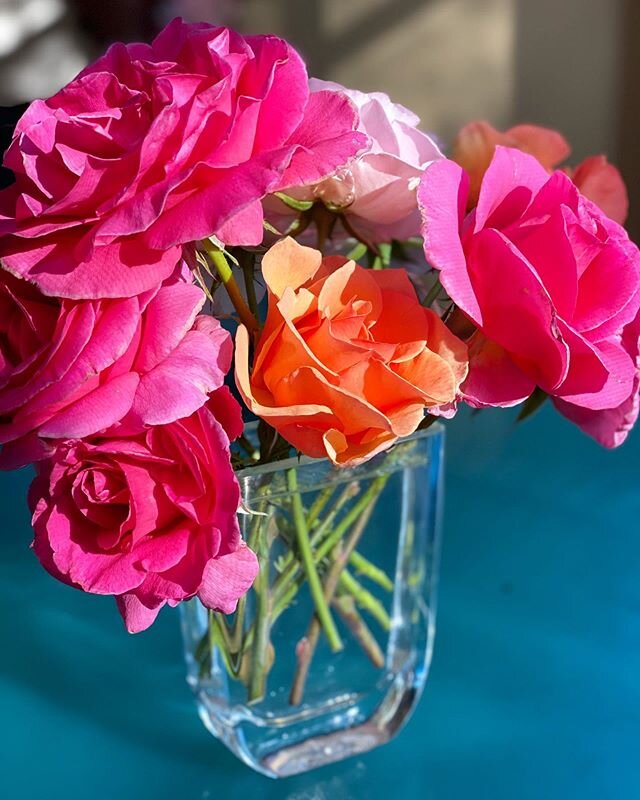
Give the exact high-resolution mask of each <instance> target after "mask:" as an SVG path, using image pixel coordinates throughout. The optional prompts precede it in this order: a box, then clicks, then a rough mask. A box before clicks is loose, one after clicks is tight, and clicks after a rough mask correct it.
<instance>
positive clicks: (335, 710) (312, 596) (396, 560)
mask: <svg viewBox="0 0 640 800" xmlns="http://www.w3.org/2000/svg"><path fill="white" fill-rule="evenodd" d="M443 456H444V429H443V427H442V426H441V425H440V424H438V423H436V424H434V425H432V426H431V427H429V428H428V429H426V430H422V431H418V432H416V433H415V434H413V435H412V436H410V437H407V438H406V439H403V440H401V441H399V442H398V443H397V444H395V446H394V447H392V448H391V449H390V450H388V451H386V452H384V453H381V454H379V455H377V456H374V457H373V458H372V459H371V460H370V461H368V462H366V463H364V464H362V465H360V466H357V467H354V468H337V467H335V466H333V465H332V464H331V463H330V462H329V461H327V460H314V459H308V458H300V459H298V458H290V459H287V460H285V461H278V462H275V463H271V464H267V465H265V466H256V467H252V468H249V469H245V470H243V471H242V472H239V473H238V479H239V481H240V486H241V492H242V513H241V514H240V517H239V518H240V524H241V528H242V533H243V537H244V538H245V540H246V541H247V542H248V544H249V545H250V546H251V548H252V549H253V550H254V551H255V552H256V553H257V555H258V559H259V563H260V573H259V576H258V578H257V580H256V582H255V584H254V586H253V588H252V589H251V590H250V591H249V592H248V594H247V595H246V596H245V597H244V598H243V599H241V600H240V602H239V604H238V608H237V610H236V612H235V613H234V614H232V615H227V616H225V615H223V614H221V613H217V612H211V611H208V610H207V609H205V608H204V607H203V606H202V605H201V604H200V603H199V602H198V601H197V600H193V601H190V602H189V603H186V604H183V605H182V612H181V613H182V632H183V639H184V648H185V657H186V663H187V680H188V683H189V685H190V686H191V688H192V690H193V692H194V694H195V696H196V699H197V704H198V709H199V712H200V717H201V719H202V721H203V722H204V724H205V726H206V727H207V728H208V729H209V731H211V733H213V735H214V736H216V737H217V738H218V739H220V740H221V741H222V742H224V744H225V745H226V746H227V747H228V748H229V749H230V750H232V751H233V752H234V753H235V754H236V755H237V756H238V757H239V758H240V759H242V760H243V761H244V762H245V763H246V764H248V765H249V766H250V767H252V768H253V769H255V770H257V771H259V772H261V773H263V774H265V775H268V776H270V777H282V776H288V775H293V774H296V773H299V772H305V771H308V770H310V769H313V768H315V767H319V766H322V765H325V764H328V763H331V762H333V761H337V760H340V759H343V758H346V757H348V756H352V755H356V754H358V753H363V752H365V751H367V750H371V749H372V748H374V747H377V746H378V745H381V744H383V743H385V742H387V741H389V739H391V738H392V737H393V736H395V734H396V733H397V732H398V731H399V729H400V728H401V727H402V725H403V724H404V722H405V721H406V720H407V719H408V717H409V715H410V714H411V711H412V710H413V708H414V707H415V705H416V703H417V702H418V699H419V698H420V695H421V693H422V690H423V688H424V685H425V682H426V679H427V673H428V669H429V664H430V660H431V652H432V648H433V640H434V633H435V616H436V585H437V577H438V564H439V545H440V518H441V505H442V472H443Z"/></svg>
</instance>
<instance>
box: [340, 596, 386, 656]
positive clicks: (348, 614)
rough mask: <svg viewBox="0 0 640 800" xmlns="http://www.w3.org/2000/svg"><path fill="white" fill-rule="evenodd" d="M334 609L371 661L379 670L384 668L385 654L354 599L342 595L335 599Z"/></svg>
mask: <svg viewBox="0 0 640 800" xmlns="http://www.w3.org/2000/svg"><path fill="white" fill-rule="evenodd" d="M333 607H334V608H335V610H336V611H337V612H338V614H340V616H341V617H342V619H343V620H344V622H345V624H346V625H347V627H348V628H349V630H350V631H351V633H352V634H353V636H354V638H355V639H356V641H357V642H358V644H359V645H360V647H362V649H363V650H364V652H365V653H366V654H367V656H369V660H370V661H371V663H372V664H373V666H374V667H377V669H382V667H384V653H383V652H382V650H381V649H380V645H379V644H378V642H377V641H376V637H375V636H374V635H373V633H371V631H370V630H369V627H368V625H367V623H366V622H365V621H364V620H363V619H362V617H361V616H360V614H359V613H358V610H357V608H356V604H355V601H354V599H353V597H350V596H349V595H346V594H342V595H338V596H337V597H334V598H333Z"/></svg>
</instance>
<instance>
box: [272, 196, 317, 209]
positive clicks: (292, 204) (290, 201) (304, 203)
mask: <svg viewBox="0 0 640 800" xmlns="http://www.w3.org/2000/svg"><path fill="white" fill-rule="evenodd" d="M274 194H275V196H276V197H277V198H278V200H282V202H283V203H284V204H285V206H289V208H293V209H294V210H295V211H308V210H309V209H310V208H311V207H312V206H313V200H296V199H295V198H294V197H289V195H288V194H284V193H283V192H275V193H274Z"/></svg>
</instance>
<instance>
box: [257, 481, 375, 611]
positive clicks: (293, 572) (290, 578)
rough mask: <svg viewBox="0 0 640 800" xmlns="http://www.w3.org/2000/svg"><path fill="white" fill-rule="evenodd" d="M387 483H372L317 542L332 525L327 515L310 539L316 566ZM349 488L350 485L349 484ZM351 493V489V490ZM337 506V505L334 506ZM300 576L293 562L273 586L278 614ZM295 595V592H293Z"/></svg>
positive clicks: (331, 520)
mask: <svg viewBox="0 0 640 800" xmlns="http://www.w3.org/2000/svg"><path fill="white" fill-rule="evenodd" d="M386 482H387V477H386V476H382V477H379V478H376V479H375V480H374V481H372V483H371V485H370V486H369V488H368V489H367V491H366V492H365V493H364V494H363V495H362V497H361V498H360V499H359V500H358V502H357V503H356V504H355V505H354V506H353V508H351V509H350V510H349V512H348V513H347V514H346V515H345V517H344V519H343V520H342V521H341V522H340V523H339V525H337V526H336V527H335V528H334V529H333V530H332V531H331V534H330V535H329V536H327V537H326V538H325V539H324V540H323V541H319V540H320V539H321V537H322V535H323V534H324V531H325V529H328V528H329V526H330V525H331V524H332V523H333V519H334V516H335V515H334V514H333V511H335V509H333V510H332V512H331V513H330V514H328V515H327V518H325V520H323V522H322V525H321V526H320V527H319V528H318V529H317V530H316V531H314V534H313V537H312V540H311V541H312V544H313V546H314V547H315V546H317V549H316V551H315V561H316V564H319V563H320V562H321V561H322V559H324V558H326V557H327V555H328V554H329V553H330V552H331V550H333V548H334V547H335V545H336V544H337V543H338V542H339V541H340V539H342V537H343V536H344V535H345V533H346V532H347V531H348V530H349V528H351V526H352V525H353V524H354V523H355V522H356V521H357V520H358V519H359V517H360V516H361V515H362V514H363V513H364V512H365V511H366V510H367V507H368V506H369V504H370V503H371V502H372V501H373V500H374V499H375V498H377V496H378V495H379V494H380V492H381V491H382V489H383V487H384V485H385V483H386ZM350 486H351V484H350ZM348 491H349V486H348V487H347V488H346V489H345V493H347V492H348ZM351 492H353V489H351ZM345 493H343V495H342V496H341V498H340V500H338V503H340V502H341V500H342V498H343V497H345V498H346V494H345ZM336 505H337V504H336ZM299 574H300V565H299V563H298V562H293V563H291V564H289V566H288V567H287V569H285V570H284V571H283V572H282V574H281V575H280V576H279V578H278V579H277V580H276V582H275V583H274V585H273V595H274V609H275V610H276V612H277V613H278V614H279V613H281V611H282V610H284V609H281V604H282V601H283V596H284V595H286V594H288V592H289V585H290V584H291V583H292V582H293V584H294V586H295V585H296V584H295V581H296V580H297V578H298V575H299ZM294 594H295V592H294Z"/></svg>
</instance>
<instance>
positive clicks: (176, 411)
mask: <svg viewBox="0 0 640 800" xmlns="http://www.w3.org/2000/svg"><path fill="white" fill-rule="evenodd" d="M204 301H205V295H204V292H203V291H202V289H200V288H199V287H197V286H195V285H192V284H187V283H183V282H174V283H170V284H168V285H165V286H162V287H160V288H158V289H154V290H152V291H149V292H145V293H143V294H142V295H139V296H137V297H129V298H119V299H104V300H59V299H54V298H51V297H45V296H44V295H42V294H41V293H40V292H39V291H38V290H37V288H36V287H35V286H33V285H32V284H30V283H28V282H27V281H24V280H20V279H19V278H15V277H13V275H11V274H9V273H8V272H6V271H4V270H2V271H0V443H2V444H4V445H6V446H5V448H4V450H3V453H2V462H3V466H4V467H5V468H12V467H15V466H18V465H21V464H23V463H28V462H29V461H32V460H35V459H37V458H38V457H40V456H42V455H43V454H44V453H43V451H44V450H45V449H46V448H43V446H42V445H43V442H42V439H76V438H81V437H84V436H90V435H92V434H95V433H97V432H99V431H102V430H104V429H106V428H109V427H111V426H113V425H116V424H117V423H122V424H124V425H126V426H127V427H128V428H129V429H135V428H137V429H140V428H141V427H143V426H145V425H160V424H165V423H168V422H172V421H173V420H176V419H179V418H180V417H184V416H188V415H189V414H191V413H193V412H194V411H196V410H197V409H198V408H199V407H200V406H202V405H203V404H204V403H205V402H206V400H207V394H208V393H209V392H211V391H214V390H215V389H218V388H219V387H220V386H222V384H223V382H224V377H225V374H226V372H227V371H228V369H229V367H230V365H231V359H232V357H233V345H232V342H231V338H230V336H229V334H228V333H227V332H226V331H225V330H224V329H223V328H222V327H221V325H220V323H219V322H218V321H217V320H215V319H213V318H212V317H208V316H198V312H199V311H200V309H201V308H202V306H203V304H204ZM8 443H12V444H8ZM39 451H40V452H39Z"/></svg>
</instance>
